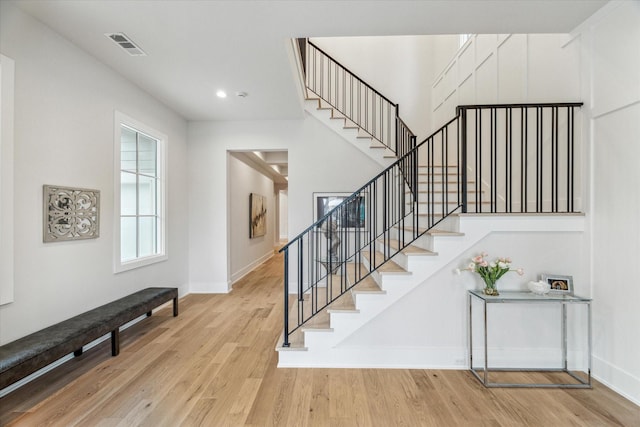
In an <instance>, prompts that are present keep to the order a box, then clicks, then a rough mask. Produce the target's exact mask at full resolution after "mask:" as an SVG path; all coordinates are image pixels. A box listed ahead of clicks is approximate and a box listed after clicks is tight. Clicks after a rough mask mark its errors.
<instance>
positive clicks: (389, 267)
mask: <svg viewBox="0 0 640 427" xmlns="http://www.w3.org/2000/svg"><path fill="white" fill-rule="evenodd" d="M363 256H364V257H365V258H366V259H367V261H368V262H369V264H371V259H370V256H369V253H368V252H363ZM382 260H384V254H383V253H382V252H379V251H376V252H375V261H380V262H381V261H382ZM376 266H377V271H378V272H380V273H407V270H405V269H404V268H402V267H401V266H399V265H398V264H396V263H395V262H394V261H393V260H391V259H390V260H388V261H387V262H386V263H384V264H382V265H380V263H378V264H376Z"/></svg>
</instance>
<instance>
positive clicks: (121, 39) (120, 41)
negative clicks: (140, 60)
mask: <svg viewBox="0 0 640 427" xmlns="http://www.w3.org/2000/svg"><path fill="white" fill-rule="evenodd" d="M105 36H107V37H109V38H110V39H111V40H113V42H114V43H116V44H117V45H118V46H120V47H121V48H123V49H124V50H125V51H126V52H127V53H128V54H129V55H131V56H146V55H147V54H146V53H144V51H143V50H142V49H140V48H139V47H138V46H137V45H136V44H135V43H134V42H133V41H131V39H130V38H129V37H127V36H126V35H124V34H123V33H110V34H105Z"/></svg>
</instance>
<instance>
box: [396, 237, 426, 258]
mask: <svg viewBox="0 0 640 427" xmlns="http://www.w3.org/2000/svg"><path fill="white" fill-rule="evenodd" d="M387 244H388V245H389V247H390V248H392V249H394V250H398V249H399V248H400V241H399V240H396V239H390V240H389V241H387ZM401 252H402V253H403V254H405V255H426V256H433V255H437V253H436V252H433V251H430V250H427V249H424V248H421V247H418V246H415V245H409V246H407V247H406V248H404V249H403V250H402V251H401Z"/></svg>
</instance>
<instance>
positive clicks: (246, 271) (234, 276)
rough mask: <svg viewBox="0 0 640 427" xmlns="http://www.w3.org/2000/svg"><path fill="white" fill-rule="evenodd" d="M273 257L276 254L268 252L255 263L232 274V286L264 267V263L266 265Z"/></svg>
mask: <svg viewBox="0 0 640 427" xmlns="http://www.w3.org/2000/svg"><path fill="white" fill-rule="evenodd" d="M273 255H274V253H273V251H272V250H271V251H269V252H267V253H266V254H264V255H262V256H261V257H260V258H258V259H257V260H255V261H253V262H252V263H251V264H249V265H247V266H245V267H243V268H241V269H240V270H238V271H237V272H235V273H232V274H231V284H232V285H233V284H234V283H236V282H237V281H238V280H240V279H242V278H243V277H244V276H246V275H247V274H249V273H251V272H252V271H253V270H255V269H256V268H257V267H259V266H260V265H262V264H263V263H265V262H266V261H268V260H269V259H271V258H272V257H273Z"/></svg>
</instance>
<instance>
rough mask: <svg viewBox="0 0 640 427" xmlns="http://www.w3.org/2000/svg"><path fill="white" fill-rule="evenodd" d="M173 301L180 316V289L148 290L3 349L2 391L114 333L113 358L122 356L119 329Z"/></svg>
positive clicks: (0, 349) (0, 348) (0, 350)
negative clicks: (92, 342) (120, 354)
mask: <svg viewBox="0 0 640 427" xmlns="http://www.w3.org/2000/svg"><path fill="white" fill-rule="evenodd" d="M171 300H173V315H174V316H177V315H178V289H177V288H147V289H143V290H141V291H138V292H136V293H133V294H131V295H129V296H126V297H124V298H120V299H119V300H116V301H113V302H110V303H108V304H105V305H103V306H100V307H97V308H94V309H93V310H89V311H87V312H85V313H82V314H80V315H78V316H75V317H72V318H71V319H68V320H65V321H63V322H60V323H57V324H55V325H52V326H49V327H48V328H45V329H42V330H40V331H38V332H34V333H33V334H31V335H27V336H25V337H23V338H20V339H18V340H16V341H13V342H10V343H7V344H5V345H3V346H0V389H2V388H5V387H7V386H8V385H10V384H13V383H14V382H16V381H19V380H21V379H22V378H24V377H26V376H28V375H30V374H32V373H34V372H36V371H37V370H38V369H41V368H43V367H45V366H47V365H48V364H50V363H52V362H55V361H56V360H58V359H60V358H61V357H64V356H66V355H68V354H70V353H72V352H73V354H74V355H75V356H80V355H81V354H82V346H84V345H86V344H88V343H90V342H91V341H94V340H96V339H98V338H100V337H102V336H103V335H106V334H108V333H111V354H112V355H113V356H117V355H118V353H120V327H121V326H122V325H124V324H125V323H127V322H130V321H131V320H133V319H135V318H137V317H140V316H142V315H144V314H145V313H146V315H147V316H151V311H152V310H153V309H154V308H156V307H158V306H160V305H162V304H164V303H166V302H168V301H171Z"/></svg>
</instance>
